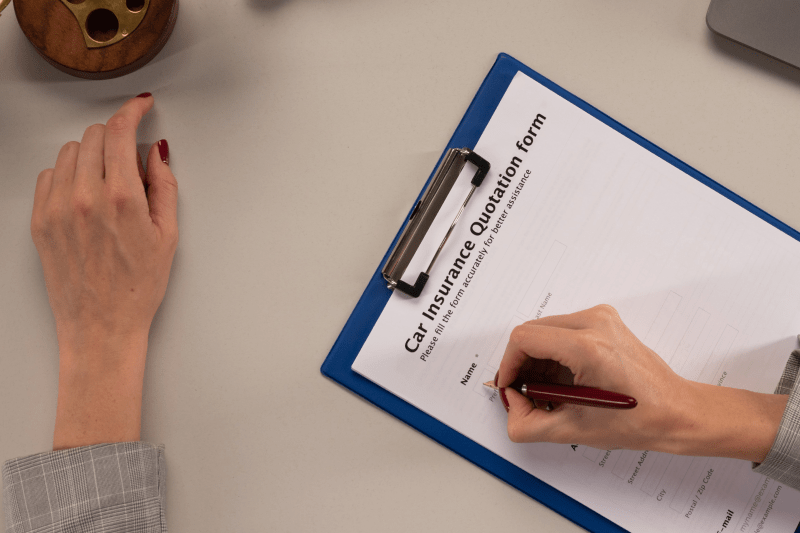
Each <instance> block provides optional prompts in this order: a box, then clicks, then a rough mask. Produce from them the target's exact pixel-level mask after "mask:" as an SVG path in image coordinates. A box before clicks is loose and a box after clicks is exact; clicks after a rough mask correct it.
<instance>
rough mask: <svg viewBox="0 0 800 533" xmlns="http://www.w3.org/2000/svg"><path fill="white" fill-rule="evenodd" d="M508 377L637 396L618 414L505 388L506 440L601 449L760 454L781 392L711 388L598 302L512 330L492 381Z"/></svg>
mask: <svg viewBox="0 0 800 533" xmlns="http://www.w3.org/2000/svg"><path fill="white" fill-rule="evenodd" d="M517 378H522V379H526V380H531V381H552V382H560V383H567V384H575V385H581V386H588V387H596V388H600V389H605V390H609V391H614V392H619V393H622V394H627V395H629V396H632V397H634V398H636V399H637V400H638V405H637V407H635V408H634V409H631V410H626V411H617V410H609V409H598V408H592V407H584V406H579V405H567V404H561V405H558V406H556V408H555V409H554V410H552V411H547V410H545V409H538V408H537V407H536V406H535V405H534V403H533V402H531V401H530V400H528V399H527V398H525V397H523V396H522V395H521V394H519V393H517V392H516V391H514V390H512V389H505V392H504V394H503V396H504V397H505V398H504V403H507V405H508V434H509V437H510V438H511V440H512V441H514V442H556V443H564V444H585V445H588V446H592V447H595V448H600V449H609V450H610V449H618V448H626V449H634V450H654V451H664V452H669V453H677V454H683V455H705V456H711V455H713V456H724V457H737V458H742V459H750V460H752V461H756V462H759V461H761V460H763V458H764V457H765V456H766V453H767V451H768V450H769V448H770V446H771V445H772V442H773V440H774V438H775V435H776V433H777V429H778V425H779V423H780V419H781V415H782V413H783V410H784V408H785V405H786V396H777V395H771V394H757V393H753V392H750V391H745V390H739V389H730V388H725V387H715V386H711V385H704V384H700V383H696V382H692V381H689V380H686V379H684V378H682V377H680V376H678V375H677V374H676V373H675V372H673V371H672V369H671V368H670V367H669V366H668V365H667V364H666V363H665V362H664V361H663V360H662V359H661V358H660V357H659V356H658V355H657V354H656V353H655V352H653V351H652V350H650V349H649V348H648V347H647V346H645V345H644V344H643V343H642V342H641V341H639V339H637V338H636V336H635V335H633V333H631V331H630V330H629V329H628V328H627V327H626V326H625V324H624V323H623V322H622V320H621V319H620V317H619V314H618V313H617V312H616V310H614V308H612V307H610V306H607V305H601V306H597V307H594V308H592V309H588V310H585V311H580V312H577V313H573V314H569V315H560V316H550V317H545V318H541V319H539V320H536V321H532V322H527V323H525V324H522V325H520V326H518V327H517V328H515V329H514V331H513V332H512V334H511V339H510V342H509V344H508V346H507V348H506V352H505V354H504V356H503V361H502V363H501V365H500V370H499V373H498V378H497V384H498V386H500V387H508V386H509V385H510V384H511V383H513V382H514V381H515V380H516V379H517Z"/></svg>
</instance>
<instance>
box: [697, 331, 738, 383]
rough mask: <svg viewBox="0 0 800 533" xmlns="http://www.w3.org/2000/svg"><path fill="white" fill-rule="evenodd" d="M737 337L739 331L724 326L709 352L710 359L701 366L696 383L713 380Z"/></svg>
mask: <svg viewBox="0 0 800 533" xmlns="http://www.w3.org/2000/svg"><path fill="white" fill-rule="evenodd" d="M738 335H739V330H737V329H736V328H734V327H733V326H731V325H730V324H728V325H727V326H725V330H724V331H723V332H722V335H720V336H719V339H718V340H717V343H716V344H715V345H714V351H713V352H711V357H709V358H708V360H707V361H706V364H705V365H704V366H703V370H701V371H700V377H699V379H698V381H700V382H701V383H711V382H712V381H713V380H714V378H715V377H716V375H717V373H718V372H719V369H720V367H721V366H722V364H723V363H724V362H725V359H726V358H727V357H728V353H729V352H730V351H731V346H733V341H735V340H736V337H737V336H738Z"/></svg>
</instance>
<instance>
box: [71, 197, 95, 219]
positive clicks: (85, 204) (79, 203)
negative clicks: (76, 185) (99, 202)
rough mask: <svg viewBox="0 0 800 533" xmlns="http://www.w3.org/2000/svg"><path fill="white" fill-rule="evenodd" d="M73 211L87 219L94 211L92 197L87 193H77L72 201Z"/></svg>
mask: <svg viewBox="0 0 800 533" xmlns="http://www.w3.org/2000/svg"><path fill="white" fill-rule="evenodd" d="M71 207H72V211H73V212H75V214H77V215H79V216H81V217H84V218H85V217H87V216H89V215H91V214H92V212H93V211H94V202H93V201H92V197H91V196H90V195H88V194H85V193H75V194H73V195H72V200H71Z"/></svg>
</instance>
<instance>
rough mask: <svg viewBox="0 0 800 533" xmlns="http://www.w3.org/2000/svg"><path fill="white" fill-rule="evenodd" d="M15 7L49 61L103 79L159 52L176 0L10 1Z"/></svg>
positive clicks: (172, 24) (130, 69)
mask: <svg viewBox="0 0 800 533" xmlns="http://www.w3.org/2000/svg"><path fill="white" fill-rule="evenodd" d="M65 2H67V3H69V4H71V5H70V6H67V5H66V4H65ZM105 8H107V9H105ZM121 10H127V11H125V12H123V11H121ZM137 10H138V11H137ZM14 11H15V12H16V15H17V20H18V21H19V25H20V27H21V28H22V31H23V33H25V36H26V37H27V38H28V40H29V41H30V42H31V44H33V47H34V48H35V49H36V51H37V52H39V54H40V55H41V56H42V57H43V58H45V59H46V60H47V62H48V63H50V64H51V65H53V66H54V67H56V68H57V69H59V70H62V71H64V72H66V73H67V74H72V75H73V76H77V77H79V78H87V79H93V80H104V79H109V78H116V77H118V76H124V75H125V74H129V73H131V72H133V71H135V70H136V69H138V68H140V67H142V66H144V65H145V64H147V62H148V61H150V60H151V59H153V58H154V57H155V56H156V54H158V52H159V51H160V50H161V49H162V48H163V47H164V45H165V44H166V42H167V39H169V36H170V34H172V29H173V28H174V27H175V20H176V19H177V17H178V0H63V1H62V0H14ZM142 11H144V13H143V16H142V13H141V12H142ZM117 13H119V15H120V16H119V17H118V16H117V15H116V14H117ZM137 14H138V16H137ZM131 17H133V21H134V23H136V22H138V24H136V25H135V27H133V26H134V24H133V23H131V22H130V20H129V19H131ZM81 19H82V20H81ZM120 21H121V22H120ZM130 28H132V29H130Z"/></svg>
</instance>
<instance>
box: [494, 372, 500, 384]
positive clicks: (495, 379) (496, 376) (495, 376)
mask: <svg viewBox="0 0 800 533" xmlns="http://www.w3.org/2000/svg"><path fill="white" fill-rule="evenodd" d="M499 377H500V371H499V370H498V371H497V374H495V375H494V386H495V387H497V378H499Z"/></svg>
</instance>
